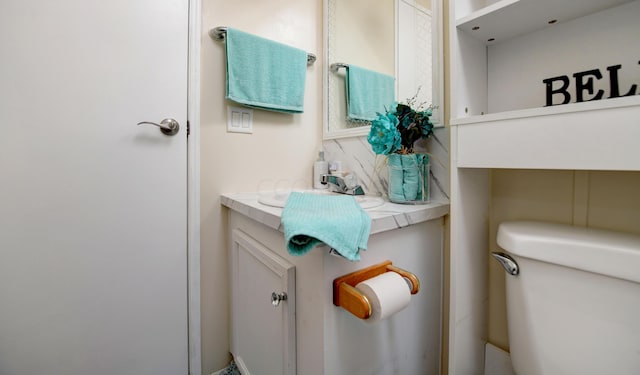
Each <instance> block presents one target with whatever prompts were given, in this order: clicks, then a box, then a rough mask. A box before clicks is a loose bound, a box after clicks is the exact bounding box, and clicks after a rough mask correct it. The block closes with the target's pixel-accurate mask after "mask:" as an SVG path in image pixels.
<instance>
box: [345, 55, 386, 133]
mask: <svg viewBox="0 0 640 375" xmlns="http://www.w3.org/2000/svg"><path fill="white" fill-rule="evenodd" d="M346 86H347V117H348V118H350V119H352V120H366V121H372V120H374V119H375V118H376V117H377V113H384V112H386V110H387V109H388V108H389V107H390V106H391V104H392V103H393V102H394V101H395V78H393V77H392V76H390V75H386V74H382V73H378V72H375V71H373V70H368V69H364V68H361V67H358V66H354V65H349V67H348V68H347V75H346Z"/></svg>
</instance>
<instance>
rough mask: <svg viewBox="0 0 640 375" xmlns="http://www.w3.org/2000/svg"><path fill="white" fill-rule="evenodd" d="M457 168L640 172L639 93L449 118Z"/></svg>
mask: <svg viewBox="0 0 640 375" xmlns="http://www.w3.org/2000/svg"><path fill="white" fill-rule="evenodd" d="M452 124H453V125H454V126H456V127H457V128H458V132H457V134H458V138H457V139H458V144H457V146H458V151H457V155H456V156H457V157H456V160H457V166H458V167H463V168H533V169H576V170H578V169H581V170H640V147H638V146H639V145H640V96H638V95H636V96H633V97H625V98H618V99H611V100H602V101H599V102H588V103H574V104H567V105H564V106H555V107H548V108H536V109H527V110H520V111H512V112H503V113H497V114H489V115H484V116H473V117H468V118H463V119H457V120H454V121H452Z"/></svg>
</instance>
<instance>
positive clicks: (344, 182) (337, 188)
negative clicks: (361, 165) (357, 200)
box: [320, 174, 364, 195]
mask: <svg viewBox="0 0 640 375" xmlns="http://www.w3.org/2000/svg"><path fill="white" fill-rule="evenodd" d="M320 182H321V183H322V184H323V185H327V184H328V185H329V191H332V192H334V193H340V194H348V195H364V190H363V189H362V186H360V185H358V181H357V179H356V176H355V175H354V174H350V175H346V176H345V177H344V178H343V177H339V176H334V175H330V174H323V175H322V178H321V180H320Z"/></svg>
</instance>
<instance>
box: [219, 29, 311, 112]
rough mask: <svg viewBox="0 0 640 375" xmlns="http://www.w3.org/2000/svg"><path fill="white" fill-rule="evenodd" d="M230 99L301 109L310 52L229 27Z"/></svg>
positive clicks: (275, 108)
mask: <svg viewBox="0 0 640 375" xmlns="http://www.w3.org/2000/svg"><path fill="white" fill-rule="evenodd" d="M226 51H227V52H226V53H227V88H226V97H227V99H230V100H233V101H234V102H237V103H240V104H245V105H248V106H251V107H256V108H260V109H265V110H270V111H277V112H287V113H302V112H303V109H304V88H305V81H306V74H307V53H306V52H305V51H303V50H300V49H297V48H294V47H290V46H287V45H284V44H281V43H277V42H274V41H272V40H269V39H264V38H261V37H258V36H255V35H252V34H248V33H245V32H243V31H240V30H235V29H232V28H229V29H227V35H226Z"/></svg>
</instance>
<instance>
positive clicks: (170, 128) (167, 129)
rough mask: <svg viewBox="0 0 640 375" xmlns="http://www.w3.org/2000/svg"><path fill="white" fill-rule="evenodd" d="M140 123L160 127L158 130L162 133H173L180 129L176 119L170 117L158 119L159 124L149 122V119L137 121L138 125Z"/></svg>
mask: <svg viewBox="0 0 640 375" xmlns="http://www.w3.org/2000/svg"><path fill="white" fill-rule="evenodd" d="M142 124H149V125H155V126H157V127H159V128H160V131H161V132H162V134H166V135H175V134H176V133H178V131H179V130H180V124H178V121H176V120H174V119H172V118H166V119H164V120H162V121H160V123H159V124H158V123H157V122H151V121H142V122H139V123H138V125H142Z"/></svg>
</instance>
